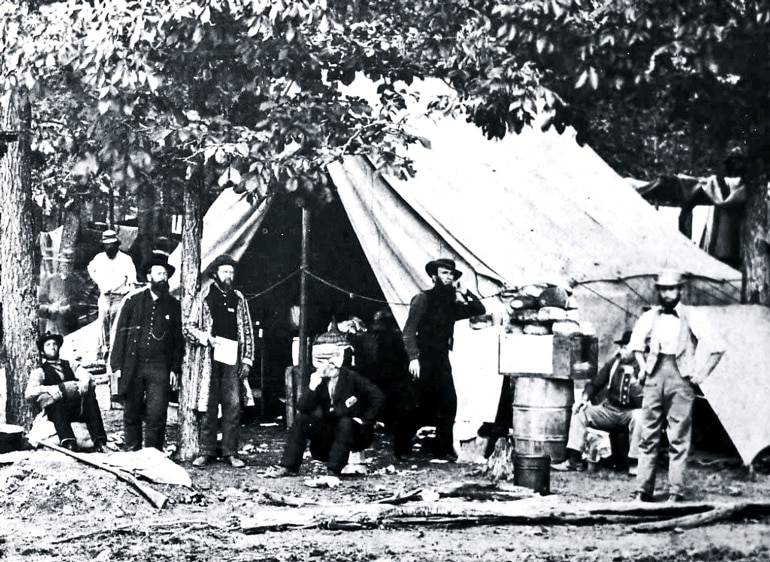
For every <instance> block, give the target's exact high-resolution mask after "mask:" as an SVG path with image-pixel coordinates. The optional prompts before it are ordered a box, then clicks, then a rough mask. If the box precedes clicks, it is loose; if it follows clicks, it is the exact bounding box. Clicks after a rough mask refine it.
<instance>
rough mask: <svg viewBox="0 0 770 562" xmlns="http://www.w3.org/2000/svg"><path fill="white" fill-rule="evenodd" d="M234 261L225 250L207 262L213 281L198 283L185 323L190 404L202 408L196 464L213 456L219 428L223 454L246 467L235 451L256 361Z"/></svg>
mask: <svg viewBox="0 0 770 562" xmlns="http://www.w3.org/2000/svg"><path fill="white" fill-rule="evenodd" d="M236 265H237V262H236V261H235V260H234V259H233V258H231V257H230V256H228V255H226V254H223V255H221V256H218V257H217V258H216V259H215V260H214V261H213V262H212V263H211V265H210V266H209V268H208V269H207V273H208V274H209V276H211V278H212V279H211V282H210V283H209V284H208V285H206V286H204V287H202V288H201V290H200V292H199V293H198V295H197V296H196V298H195V301H194V302H193V306H192V309H191V311H190V316H189V318H187V320H186V321H185V323H184V334H185V337H186V339H187V341H188V342H189V343H190V344H191V346H192V347H191V353H192V354H193V361H192V364H193V365H194V367H193V372H194V376H193V377H194V378H193V384H194V388H193V394H194V396H195V402H194V403H195V406H194V407H195V410H196V411H197V412H200V413H201V426H200V439H199V443H200V451H199V456H198V457H197V458H196V459H195V460H193V466H197V467H200V466H204V465H206V464H208V463H209V462H210V461H211V460H213V459H214V458H216V456H217V429H221V431H222V458H224V459H225V461H226V462H227V463H229V464H230V465H231V466H233V467H235V468H241V467H243V466H244V462H243V461H242V460H241V459H239V458H238V456H237V455H236V453H237V452H238V426H239V424H240V422H241V386H242V384H243V380H244V379H246V377H248V375H249V370H250V369H251V366H252V364H253V363H254V329H253V327H252V323H251V316H250V314H249V306H248V303H247V302H246V298H245V297H244V296H243V293H241V292H240V291H238V290H236V289H235V288H234V287H233V279H234V277H235V266H236ZM220 406H221V409H222V422H221V428H218V426H219V425H220V424H218V413H219V408H220Z"/></svg>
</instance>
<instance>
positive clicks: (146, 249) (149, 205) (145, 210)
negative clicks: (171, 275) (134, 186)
mask: <svg viewBox="0 0 770 562" xmlns="http://www.w3.org/2000/svg"><path fill="white" fill-rule="evenodd" d="M154 195H155V194H154V192H153V188H152V187H149V186H142V187H140V188H139V190H137V192H136V217H137V226H138V228H139V234H138V235H137V238H136V242H134V246H135V248H136V251H135V253H136V254H137V255H135V256H133V257H134V258H138V263H145V262H146V261H147V260H148V259H150V256H151V255H152V250H153V249H154V248H153V246H154V244H155V237H156V235H157V232H156V230H157V229H156V227H155V196H154Z"/></svg>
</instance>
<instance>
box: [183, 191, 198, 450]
mask: <svg viewBox="0 0 770 562" xmlns="http://www.w3.org/2000/svg"><path fill="white" fill-rule="evenodd" d="M202 235H203V219H202V213H201V186H200V184H199V182H198V181H196V180H195V179H193V180H192V181H188V182H186V183H185V188H184V226H183V229H182V283H181V285H182V318H183V319H184V318H187V317H188V316H189V315H190V309H191V308H192V303H193V299H194V298H195V295H196V294H197V293H198V291H199V290H200V270H201V236H202ZM194 380H195V373H194V371H193V365H192V355H191V354H190V353H186V354H185V358H184V363H183V364H182V375H181V381H180V382H181V388H180V394H179V449H178V451H177V455H178V458H179V460H183V461H188V460H190V459H192V458H193V457H194V456H195V455H196V454H197V452H198V419H197V417H196V414H195V396H194V393H193V392H191V390H192V389H193V384H194Z"/></svg>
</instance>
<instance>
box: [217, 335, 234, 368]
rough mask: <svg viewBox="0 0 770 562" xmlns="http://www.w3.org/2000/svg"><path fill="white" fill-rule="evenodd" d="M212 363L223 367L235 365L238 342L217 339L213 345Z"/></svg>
mask: <svg viewBox="0 0 770 562" xmlns="http://www.w3.org/2000/svg"><path fill="white" fill-rule="evenodd" d="M214 361H218V362H220V363H224V364H225V365H235V363H236V362H237V361H238V341H237V340H229V339H227V338H221V337H217V342H216V344H215V345H214Z"/></svg>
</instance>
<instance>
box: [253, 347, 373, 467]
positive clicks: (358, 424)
mask: <svg viewBox="0 0 770 562" xmlns="http://www.w3.org/2000/svg"><path fill="white" fill-rule="evenodd" d="M352 351H353V348H352V346H351V345H350V342H349V341H348V340H347V338H346V337H345V335H344V334H342V333H340V332H327V333H325V334H321V335H320V336H318V337H317V338H316V340H315V342H314V343H313V365H314V366H315V368H316V371H315V372H314V373H313V374H312V375H310V382H309V384H308V388H307V390H306V391H305V392H304V393H303V394H302V397H301V398H300V399H299V403H298V404H297V410H298V412H299V413H298V415H297V418H296V420H295V421H294V424H293V425H292V426H291V428H289V434H288V436H287V438H286V446H285V448H284V452H283V457H282V459H281V463H280V465H279V466H278V467H275V468H273V469H272V470H270V471H268V473H267V474H266V475H265V476H266V477H269V478H278V477H282V476H290V475H295V474H297V473H298V472H299V467H300V464H302V455H303V453H304V452H305V444H306V442H307V440H308V439H309V440H310V453H311V454H312V455H313V458H314V459H317V460H320V461H324V462H325V463H326V467H327V470H328V471H329V473H330V474H332V475H339V474H340V472H341V471H342V469H343V468H344V467H345V465H346V464H347V462H348V456H349V455H350V452H351V451H362V450H363V449H365V448H366V447H368V446H369V445H371V443H372V440H373V439H374V423H375V422H376V420H377V414H378V413H379V411H380V409H381V408H382V405H383V402H384V397H383V395H382V393H381V392H380V391H379V389H378V388H377V387H376V386H375V385H374V384H372V383H371V382H369V381H368V380H367V379H366V378H365V377H363V376H361V375H359V374H358V373H356V372H355V371H352V370H350V369H348V368H347V367H345V366H344V364H345V362H346V360H348V359H349V358H350V356H351V353H352Z"/></svg>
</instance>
